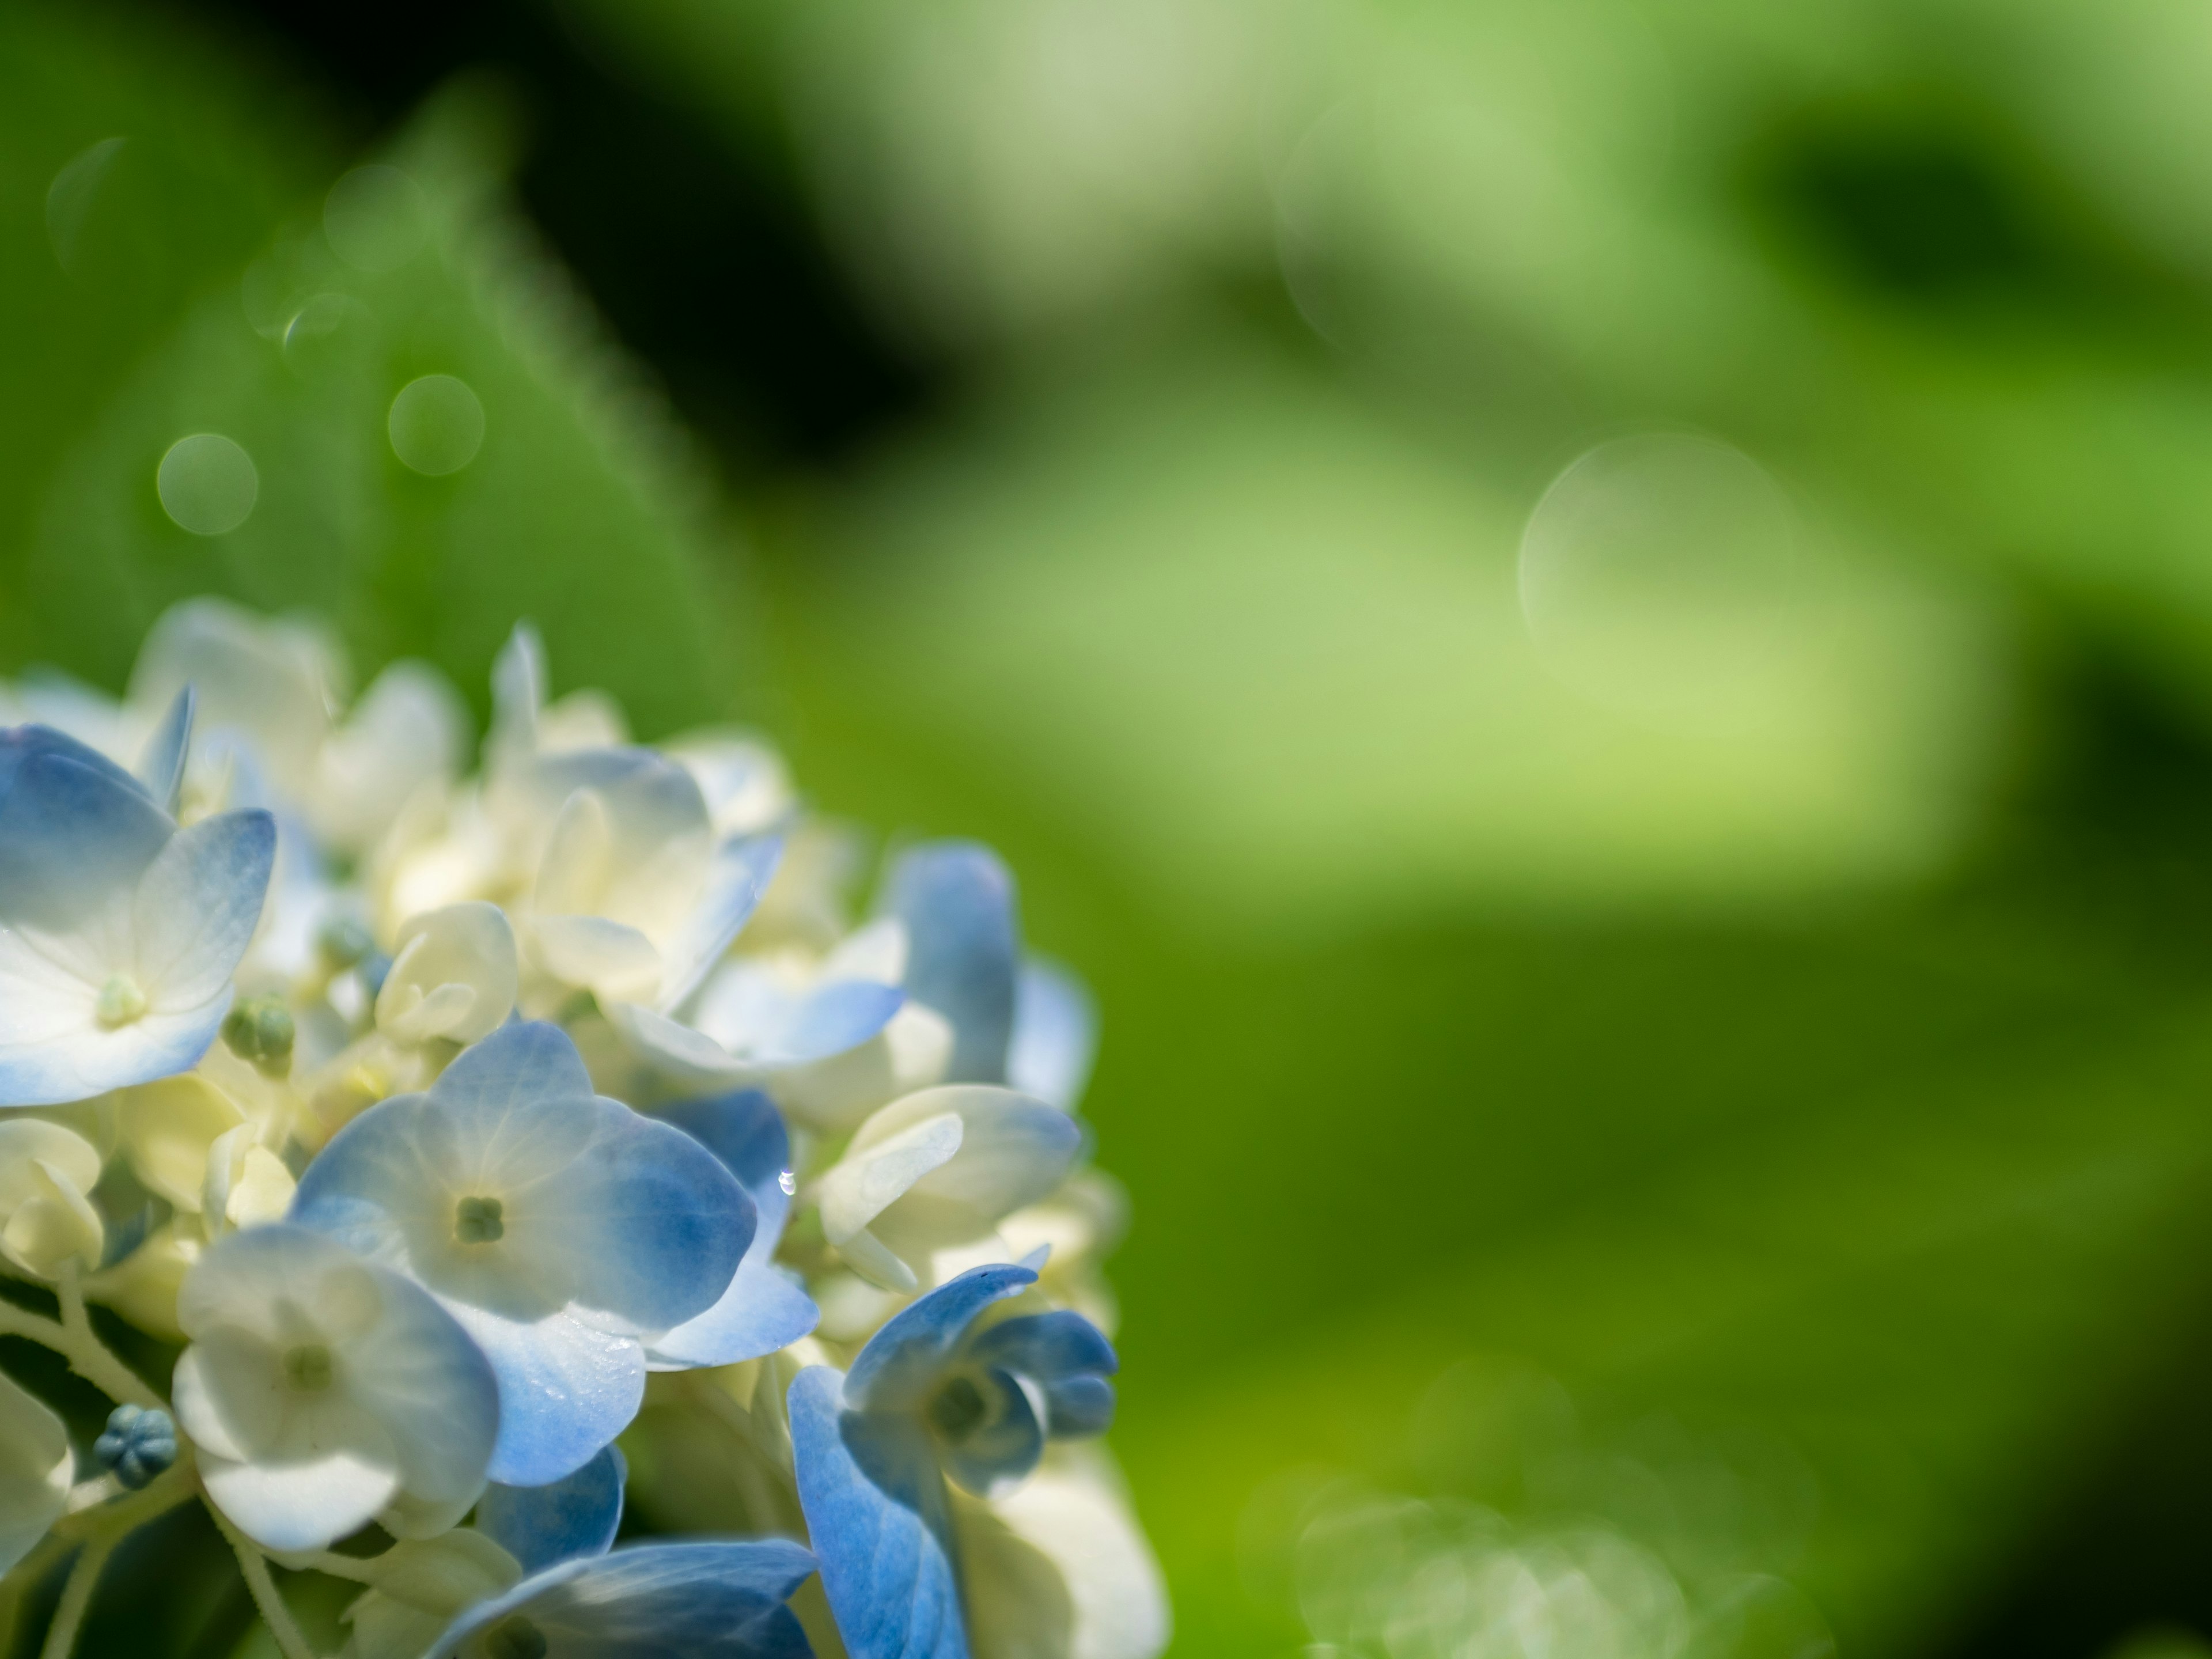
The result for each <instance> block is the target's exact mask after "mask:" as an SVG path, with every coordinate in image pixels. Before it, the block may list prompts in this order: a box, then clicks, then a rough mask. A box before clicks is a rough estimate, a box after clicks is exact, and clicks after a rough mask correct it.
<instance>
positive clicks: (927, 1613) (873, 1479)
mask: <svg viewBox="0 0 2212 1659" xmlns="http://www.w3.org/2000/svg"><path fill="white" fill-rule="evenodd" d="M1035 1282H1036V1273H1034V1272H1032V1271H1031V1270H1030V1269H1029V1268H1027V1267H1018V1266H1012V1265H1002V1266H998V1267H978V1268H975V1269H974V1270H972V1271H970V1272H969V1273H963V1274H962V1275H961V1276H960V1277H959V1278H957V1279H953V1280H951V1282H950V1283H948V1284H946V1285H942V1286H940V1287H939V1288H938V1289H937V1290H935V1291H931V1292H930V1293H929V1294H928V1295H927V1296H925V1297H921V1298H920V1299H919V1300H918V1301H916V1302H915V1303H914V1304H912V1305H911V1306H909V1307H908V1308H906V1309H904V1310H902V1311H901V1312H899V1313H898V1314H896V1315H895V1316H892V1318H891V1319H890V1321H889V1322H887V1323H886V1324H885V1325H884V1328H882V1329H881V1330H879V1331H878V1332H877V1333H876V1334H875V1335H874V1336H873V1337H872V1338H871V1339H870V1340H869V1341H868V1344H867V1346H866V1347H864V1348H862V1349H861V1351H860V1355H859V1357H858V1358H856V1359H854V1362H853V1366H852V1369H851V1370H850V1371H848V1372H847V1373H845V1374H843V1375H842V1376H841V1375H840V1374H839V1373H838V1372H837V1371H836V1370H833V1369H831V1368H829V1367H828V1366H815V1367H811V1368H810V1369H808V1370H805V1371H802V1372H800V1373H799V1376H798V1378H797V1379H796V1380H795V1381H794V1382H793V1384H792V1387H791V1396H790V1413H791V1436H792V1444H793V1456H794V1460H795V1463H796V1468H797V1473H798V1480H799V1502H800V1504H801V1505H802V1507H803V1508H804V1509H805V1514H806V1523H807V1528H808V1531H809V1533H810V1534H811V1537H812V1539H813V1542H814V1547H815V1551H816V1553H817V1554H818V1555H819V1556H820V1557H821V1559H822V1580H823V1589H825V1590H826V1591H827V1592H828V1593H829V1605H830V1607H831V1609H832V1611H833V1612H835V1613H836V1618H837V1627H838V1630H839V1632H841V1634H842V1636H843V1638H844V1640H845V1644H846V1647H847V1650H848V1651H849V1652H850V1653H851V1654H852V1655H853V1656H854V1659H894V1656H899V1659H921V1656H927V1659H967V1656H968V1654H969V1643H968V1636H967V1631H966V1625H965V1620H964V1619H963V1612H962V1601H963V1592H962V1583H961V1568H960V1565H959V1563H958V1559H957V1544H956V1541H955V1536H954V1532H953V1527H952V1522H951V1499H950V1497H949V1494H948V1492H947V1488H946V1486H945V1481H946V1480H947V1478H948V1477H949V1478H950V1479H951V1480H953V1481H954V1482H956V1483H957V1485H959V1486H961V1487H962V1488H963V1489H964V1490H966V1491H968V1492H974V1493H975V1494H977V1495H989V1494H991V1493H993V1492H999V1491H1002V1490H1004V1489H1005V1488H1006V1487H1008V1486H1012V1484H1013V1483H1016V1482H1018V1481H1019V1480H1021V1479H1022V1478H1023V1477H1024V1476H1026V1475H1027V1474H1030V1472H1031V1471H1032V1470H1033V1469H1035V1468H1036V1466H1037V1463H1038V1462H1039V1460H1040V1459H1041V1458H1042V1455H1043V1453H1044V1448H1045V1443H1046V1441H1047V1439H1048V1438H1050V1437H1079V1436H1085V1435H1091V1434H1096V1433H1098V1432H1099V1431H1102V1430H1103V1429H1104V1427H1105V1426H1106V1425H1107V1423H1108V1421H1109V1419H1111V1417H1112V1413H1113V1401H1114V1393H1113V1384H1112V1383H1109V1381H1108V1380H1107V1379H1108V1377H1109V1376H1111V1375H1112V1373H1113V1371H1114V1370H1115V1356H1114V1351H1113V1348H1112V1346H1111V1345H1110V1344H1109V1343H1108V1342H1107V1340H1106V1339H1105V1338H1104V1337H1103V1336H1102V1335H1101V1334H1099V1333H1098V1331H1097V1329H1096V1328H1094V1327H1092V1326H1091V1324H1090V1322H1088V1321H1086V1320H1085V1319H1084V1318H1082V1316H1079V1315H1076V1314H1070V1313H1065V1312H1059V1313H1042V1314H1032V1315H1026V1316H1018V1317H1015V1318H1011V1319H1006V1320H1001V1321H1000V1322H997V1323H995V1324H993V1323H987V1322H984V1321H983V1318H982V1316H983V1315H984V1314H985V1313H986V1311H987V1310H988V1309H989V1308H990V1307H991V1306H992V1304H994V1303H997V1302H999V1301H1001V1300H1003V1299H1004V1298H1006V1297H1012V1296H1016V1295H1018V1294H1019V1293H1020V1292H1021V1291H1023V1290H1024V1289H1025V1288H1026V1287H1027V1286H1029V1285H1032V1284H1034V1283H1035Z"/></svg>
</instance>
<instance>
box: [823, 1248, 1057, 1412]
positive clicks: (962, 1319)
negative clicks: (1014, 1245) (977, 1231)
mask: <svg viewBox="0 0 2212 1659" xmlns="http://www.w3.org/2000/svg"><path fill="white" fill-rule="evenodd" d="M1034 1284H1036V1271H1035V1270H1034V1269H1033V1268H1030V1267H1019V1266H1017V1265H1015V1264H1013V1263H1012V1262H997V1263H994V1264H993V1265H991V1266H989V1267H970V1268H969V1270H968V1271H967V1272H966V1273H962V1274H961V1275H960V1276H959V1277H958V1278H957V1279H948V1280H946V1281H945V1283H944V1284H942V1285H939V1286H938V1287H937V1288H936V1289H935V1290H933V1291H931V1292H930V1293H929V1294H928V1295H927V1296H925V1297H920V1298H918V1299H917V1300H915V1301H914V1302H913V1303H910V1304H908V1305H907V1306H906V1307H904V1308H902V1309H901V1310H899V1311H898V1312H897V1313H896V1314H893V1315H892V1316H891V1317H890V1319H889V1320H887V1321H885V1322H884V1327H883V1328H882V1329H881V1330H879V1331H878V1332H877V1333H876V1334H874V1335H873V1336H872V1337H870V1338H869V1339H868V1345H867V1346H866V1347H864V1348H862V1349H861V1350H860V1357H859V1358H857V1359H855V1360H854V1362H853V1369H852V1371H851V1373H850V1374H849V1375H848V1376H847V1378H846V1380H845V1394H846V1397H847V1398H848V1400H849V1401H851V1402H852V1403H853V1404H854V1405H855V1406H857V1407H861V1408H863V1409H874V1408H876V1407H890V1408H896V1407H902V1406H907V1405H910V1404H913V1403H914V1402H915V1401H917V1400H918V1399H919V1397H920V1395H921V1390H922V1389H924V1388H925V1387H926V1386H927V1384H928V1383H929V1381H930V1380H931V1379H932V1378H933V1377H934V1376H936V1375H937V1373H938V1371H939V1369H940V1368H942V1366H943V1365H944V1364H945V1360H946V1358H948V1357H949V1356H950V1355H951V1352H952V1351H953V1349H954V1348H955V1347H957V1346H959V1342H960V1339H961V1337H962V1336H963V1335H964V1334H966V1332H967V1329H968V1327H969V1325H970V1324H972V1323H973V1322H975V1316H976V1315H977V1314H979V1313H981V1312H982V1311H983V1310H984V1309H986V1308H987V1307H989V1306H990V1305H991V1304H993V1303H994V1302H996V1301H999V1300H1000V1299H1001V1298H1002V1297H1009V1296H1012V1295H1014V1294H1015V1293H1016V1292H1017V1291H1020V1290H1021V1289H1022V1288H1023V1287H1024V1285H1034Z"/></svg>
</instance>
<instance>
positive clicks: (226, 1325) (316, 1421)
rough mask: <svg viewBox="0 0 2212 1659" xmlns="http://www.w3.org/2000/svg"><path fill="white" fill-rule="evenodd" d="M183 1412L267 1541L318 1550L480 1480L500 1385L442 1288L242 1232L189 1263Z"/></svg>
mask: <svg viewBox="0 0 2212 1659" xmlns="http://www.w3.org/2000/svg"><path fill="white" fill-rule="evenodd" d="M177 1311H178V1320H179V1323H180V1324H181V1325H182V1326H183V1328H184V1330H185V1334H186V1335H187V1336H189V1337H191V1346H190V1347H189V1348H187V1349H185V1352H184V1355H183V1357H182V1358H179V1360H178V1362H177V1370H176V1382H175V1400H176V1407H177V1420H178V1422H179V1424H180V1425H182V1426H183V1428H184V1430H185V1433H187V1434H189V1435H190V1436H191V1437H192V1440H193V1442H194V1443H196V1444H197V1446H198V1448H199V1451H200V1471H201V1478H202V1479H203V1480H204V1482H205V1483H206V1486H207V1489H208V1493H209V1496H210V1497H211V1498H214V1499H215V1501H216V1504H219V1505H221V1506H222V1511H223V1513H224V1514H225V1515H227V1516H229V1517H230V1518H231V1520H232V1521H233V1522H235V1523H236V1524H237V1526H238V1527H239V1528H240V1530H241V1531H243V1532H244V1533H246V1534H247V1535H248V1536H249V1537H251V1538H252V1539H253V1540H255V1541H257V1542H258V1543H261V1544H264V1545H266V1546H268V1547H270V1548H271V1549H287V1550H305V1549H319V1548H321V1547H324V1546H325V1545H327V1544H329V1543H331V1541H333V1540H336V1539H338V1538H343V1536H345V1534H348V1533H349V1532H352V1531H353V1530H355V1529H356V1528H358V1527H360V1526H362V1525H363V1524H364V1523H365V1522H368V1521H370V1520H371V1519H374V1518H375V1517H376V1516H379V1515H380V1513H385V1512H388V1511H390V1510H392V1509H393V1508H394V1507H395V1506H396V1505H397V1504H398V1503H399V1502H400V1501H401V1500H403V1499H412V1500H413V1501H414V1502H415V1503H416V1504H428V1505H435V1506H439V1507H441V1508H447V1509H450V1508H451V1507H452V1506H453V1505H454V1504H463V1505H464V1506H465V1501H466V1500H472V1499H473V1498H475V1496H476V1495H477V1493H478V1492H481V1491H483V1484H484V1468H485V1465H486V1464H487V1462H489V1459H490V1456H491V1449H492V1443H493V1441H494V1439H495V1437H496V1435H497V1433H498V1429H499V1396H498V1389H497V1387H496V1385H495V1383H494V1381H493V1378H492V1372H491V1366H490V1364H489V1362H488V1361H487V1360H486V1359H485V1358H484V1357H483V1353H482V1352H480V1351H479V1350H478V1349H477V1346H476V1345H475V1344H474V1343H473V1342H471V1341H470V1340H469V1339H468V1336H467V1334H465V1332H463V1331H462V1329H461V1328H460V1327H459V1325H458V1324H456V1323H455V1322H454V1321H453V1316H451V1315H450V1314H448V1313H447V1312H446V1310H444V1309H443V1308H441V1307H440V1306H439V1305H438V1304H437V1303H436V1301H435V1299H433V1298H432V1297H431V1296H430V1295H429V1293H428V1291H424V1290H422V1288H421V1287H420V1286H419V1285H415V1284H413V1283H411V1282H410V1281H409V1280H407V1279H403V1278H401V1277H400V1276H399V1275H398V1273H393V1272H392V1271H391V1270H390V1269H388V1268H385V1267H377V1266H375V1265H374V1264H373V1263H371V1262H368V1261H362V1259H361V1258H360V1257H358V1256H356V1255H353V1254H352V1253H351V1252H350V1251H349V1250H347V1249H345V1247H344V1246H343V1245H341V1244H338V1243H334V1242H332V1241H331V1240H330V1239H327V1238H325V1237H321V1236H320V1235H319V1234H316V1233H311V1232H308V1231H306V1230H304V1229H302V1228H299V1227H293V1226H289V1225H281V1224H280V1225H274V1226H264V1227H254V1228H251V1229H247V1230H246V1231H240V1232H234V1233H231V1234H229V1235H228V1236H227V1237H224V1238H223V1239H222V1240H221V1241H220V1242H219V1243H216V1244H215V1245H213V1246H211V1247H210V1249H209V1250H208V1252H207V1254H206V1255H204V1257H203V1258H202V1259H201V1261H200V1262H199V1264H198V1265H197V1267H194V1268H193V1269H192V1270H191V1273H189V1274H188V1275H186V1277H185V1284H184V1288H183V1291H182V1294H181V1295H180V1297H179V1303H178V1310H177Z"/></svg>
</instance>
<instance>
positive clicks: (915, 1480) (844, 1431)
mask: <svg viewBox="0 0 2212 1659" xmlns="http://www.w3.org/2000/svg"><path fill="white" fill-rule="evenodd" d="M840 1383H841V1379H840V1377H839V1376H838V1374H837V1373H836V1371H834V1370H830V1369H829V1367H827V1366H824V1365H813V1366H809V1367H808V1368H807V1369H806V1370H803V1371H801V1372H800V1373H799V1375H798V1376H796V1377H794V1378H793V1380H792V1384H791V1391H790V1395H789V1396H788V1402H789V1406H790V1413H791V1444H792V1458H793V1467H794V1468H795V1469H796V1471H797V1474H798V1479H799V1507H800V1508H801V1509H802V1510H805V1515H806V1529H807V1533H808V1535H809V1536H810V1537H811V1538H812V1540H813V1541H814V1548H815V1553H817V1555H818V1556H819V1557H820V1558H821V1561H822V1588H823V1590H824V1591H825V1592H827V1594H828V1595H829V1610H830V1612H831V1613H834V1614H835V1615H836V1620H837V1632H838V1634H839V1635H840V1636H842V1638H844V1642H845V1649H846V1651H847V1652H848V1654H850V1655H851V1656H852V1659H968V1633H967V1629H966V1626H964V1624H963V1620H962V1615H961V1610H960V1588H959V1581H958V1577H957V1573H956V1571H955V1569H954V1566H953V1554H952V1543H951V1525H950V1520H949V1516H948V1515H947V1511H946V1498H945V1482H944V1479H943V1477H942V1476H941V1475H940V1474H939V1473H938V1468H937V1459H936V1456H935V1454H934V1452H933V1450H932V1449H931V1446H930V1443H929V1440H928V1437H927V1436H926V1435H925V1434H924V1433H923V1432H922V1431H921V1427H920V1425H918V1424H917V1423H915V1421H914V1420H913V1419H908V1418H903V1417H880V1416H877V1415H875V1414H872V1413H862V1412H850V1411H846V1410H844V1409H843V1402H842V1389H841V1388H840Z"/></svg>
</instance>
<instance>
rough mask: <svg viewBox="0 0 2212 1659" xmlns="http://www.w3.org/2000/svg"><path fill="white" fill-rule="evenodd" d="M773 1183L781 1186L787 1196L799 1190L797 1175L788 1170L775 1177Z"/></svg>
mask: <svg viewBox="0 0 2212 1659" xmlns="http://www.w3.org/2000/svg"><path fill="white" fill-rule="evenodd" d="M775 1184H776V1185H777V1186H779V1187H781V1188H783V1190H784V1194H785V1195H786V1196H787V1197H788V1196H789V1195H790V1194H793V1193H795V1192H797V1191H798V1190H799V1177H798V1176H795V1175H793V1174H792V1172H791V1171H790V1170H785V1171H784V1172H783V1173H782V1174H781V1175H780V1176H777V1177H776V1178H775Z"/></svg>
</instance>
